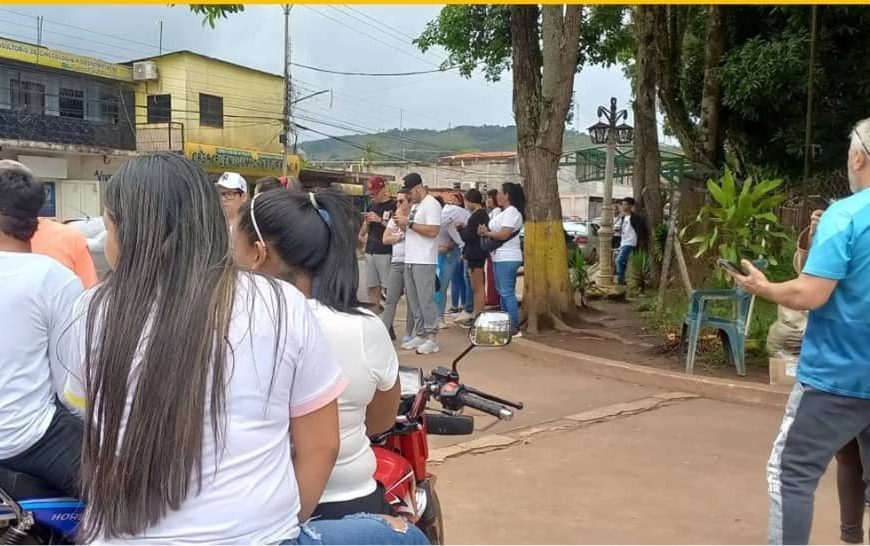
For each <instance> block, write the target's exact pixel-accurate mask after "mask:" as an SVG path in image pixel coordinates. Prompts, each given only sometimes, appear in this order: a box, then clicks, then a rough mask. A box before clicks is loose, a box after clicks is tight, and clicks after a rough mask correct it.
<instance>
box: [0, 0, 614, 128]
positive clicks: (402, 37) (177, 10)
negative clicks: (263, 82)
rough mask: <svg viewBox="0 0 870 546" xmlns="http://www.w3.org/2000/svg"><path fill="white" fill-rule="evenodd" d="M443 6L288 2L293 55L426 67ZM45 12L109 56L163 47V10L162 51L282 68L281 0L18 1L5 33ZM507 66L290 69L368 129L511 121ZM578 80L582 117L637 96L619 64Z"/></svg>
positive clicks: (32, 28) (330, 118)
mask: <svg viewBox="0 0 870 546" xmlns="http://www.w3.org/2000/svg"><path fill="white" fill-rule="evenodd" d="M439 10H440V6H428V5H409V6H397V5H389V6H383V5H378V6H369V5H364V6H362V5H354V6H347V5H342V4H335V5H328V6H327V5H312V6H306V5H297V6H295V7H294V8H293V10H292V13H291V21H292V22H291V29H292V30H291V36H292V42H293V52H292V57H293V60H294V61H296V62H299V63H302V64H307V65H312V66H317V67H322V68H327V69H331V70H340V71H353V72H404V71H419V70H431V69H434V68H436V67H437V66H438V65H439V64H440V63H441V62H442V61H443V60H444V58H445V55H444V52H443V51H438V52H429V53H427V54H426V55H423V54H422V53H420V51H419V50H417V48H416V47H415V46H414V45H413V44H411V38H412V37H416V36H418V35H419V34H420V32H421V31H422V30H423V28H424V26H425V25H426V23H427V22H428V21H430V20H432V19H433V18H434V17H435V16H436V15H437V14H438V11H439ZM38 15H41V16H44V17H45V22H44V24H43V39H42V41H43V44H45V45H47V46H48V47H54V48H57V49H63V50H67V51H72V52H75V53H79V54H83V55H90V56H95V57H100V58H103V59H105V60H109V61H125V60H130V59H134V58H140V57H146V56H149V55H154V54H156V53H157V52H158V42H159V25H158V21H163V51H164V52H167V51H173V50H178V49H190V50H193V51H196V52H198V53H203V54H206V55H210V56H214V57H219V58H222V59H226V60H228V61H232V62H235V63H239V64H243V65H247V66H251V67H254V68H258V69H262V70H266V71H269V72H274V73H281V72H282V71H283V65H282V62H283V44H282V43H283V32H284V20H283V12H282V9H281V8H280V7H279V6H277V5H273V6H263V5H256V6H248V7H247V8H246V10H245V12H244V13H242V14H238V15H234V16H232V17H231V18H230V19H228V20H223V21H220V22H219V23H218V25H217V28H216V29H215V30H212V29H210V28H208V27H203V26H202V24H201V19H200V17H199V16H197V15H193V14H191V13H190V12H189V11H188V8H187V6H176V7H168V6H164V5H142V6H91V5H86V6H68V5H56V6H51V5H45V6H32V5H31V6H14V5H12V6H3V7H2V8H0V35H2V36H6V37H9V38H13V39H18V40H24V41H30V42H36V33H37V31H36V16H38ZM74 27H79V28H74ZM119 37H121V38H119ZM505 76H506V79H505V80H504V81H502V82H500V83H490V82H487V81H486V80H484V78H483V77H482V76H481V75H479V74H478V75H475V76H474V77H473V78H471V79H465V78H462V77H460V76H459V75H458V74H457V73H455V72H450V73H436V74H427V75H419V76H410V77H402V78H363V77H349V76H335V75H329V74H322V73H317V72H311V71H309V70H305V69H302V68H294V70H293V74H292V77H293V80H294V81H295V82H297V83H298V84H299V88H298V93H299V94H301V95H304V94H308V93H310V92H313V91H319V90H322V89H332V91H333V94H332V96H331V98H330V96H329V95H328V94H326V95H322V96H319V97H315V98H313V99H310V100H306V101H303V102H300V103H299V104H298V105H297V107H298V109H299V114H300V115H303V116H306V117H309V118H316V119H320V120H322V121H323V122H325V123H331V124H334V123H336V122H338V123H341V124H353V125H354V126H356V127H359V128H361V129H364V130H370V131H378V130H382V129H391V128H395V127H399V125H400V123H401V124H402V126H403V127H404V128H429V129H446V128H448V127H449V126H456V125H484V124H488V125H513V124H514V120H513V114H512V110H511V88H510V75H509V74H506V75H505ZM574 90H575V92H576V93H577V94H578V106H579V108H578V110H577V111H578V112H579V124H578V126H579V127H580V128H585V127H588V126H589V125H591V124H593V123H595V121H597V118H596V116H595V113H596V110H597V108H598V106H599V105H604V104H608V102H609V98H610V97H611V96H615V97H616V98H617V99H618V101H619V105H620V107H628V106H629V102H628V101H629V99H630V96H631V90H630V86H629V83H628V81H627V80H626V79H625V78H624V77H623V76H622V72H621V71H620V69H619V68H617V67H614V68H610V69H604V68H599V67H591V68H586V69H584V70H583V71H582V72H581V73H580V74H579V75H578V76H577V77H576V78H575V81H574ZM629 111H630V110H629ZM306 124H308V125H311V123H310V122H306ZM314 127H316V128H317V129H319V130H321V131H323V132H324V133H328V134H331V135H341V134H348V133H349V131H347V130H342V129H338V128H335V127H330V126H328V125H317V126H314ZM302 136H303V138H304V139H305V140H308V138H310V136H308V138H305V137H306V135H302Z"/></svg>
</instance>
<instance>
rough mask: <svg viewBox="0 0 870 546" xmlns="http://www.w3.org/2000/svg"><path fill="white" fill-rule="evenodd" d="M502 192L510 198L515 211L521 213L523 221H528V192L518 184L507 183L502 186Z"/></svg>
mask: <svg viewBox="0 0 870 546" xmlns="http://www.w3.org/2000/svg"><path fill="white" fill-rule="evenodd" d="M501 192H502V193H503V194H505V195H507V196H508V200H509V201H510V202H511V205H513V206H514V208H515V209H517V210H518V211H520V214H521V215H522V217H523V220H525V219H526V192H524V191H523V187H522V186H520V185H519V184H517V183H516V182H505V183H504V184H502V185H501Z"/></svg>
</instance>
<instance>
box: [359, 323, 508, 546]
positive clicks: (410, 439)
mask: <svg viewBox="0 0 870 546" xmlns="http://www.w3.org/2000/svg"><path fill="white" fill-rule="evenodd" d="M469 337H470V340H471V344H470V345H469V347H468V348H467V349H465V351H463V352H462V354H461V355H459V357H458V358H457V359H456V360H454V361H453V365H452V366H451V368H450V369H447V368H444V367H437V368H435V369H434V370H432V373H431V374H430V375H429V376H427V377H425V378H424V377H423V370H421V369H420V368H405V367H402V368H401V369H400V371H399V379H400V381H401V385H402V403H401V405H400V406H399V415H398V417H397V418H396V424H395V426H394V427H393V428H392V429H391V430H389V431H387V432H385V433H383V434H381V435H378V436H376V437H374V438H372V445H373V449H374V452H375V456H376V458H377V470H376V471H375V480H376V481H377V482H378V483H380V484H381V485H382V486H383V487H384V489H385V491H386V496H387V501H388V502H389V503H390V505H391V506H392V507H393V509H394V510H395V511H396V512H397V513H398V514H399V515H401V516H403V517H405V518H406V519H408V520H410V521H413V522H415V523H416V525H417V526H418V527H419V528H420V529H421V530H422V531H423V532H424V533H425V534H426V536H427V537H428V538H429V541H430V543H432V544H444V521H443V518H442V515H441V502H440V501H439V499H438V494H437V493H436V492H435V475H434V474H431V473H429V471H428V470H427V468H426V462H427V460H428V458H429V442H428V438H427V435H428V434H439V435H464V434H471V433H472V432H474V418H473V417H471V416H468V415H461V414H460V412H461V411H462V409H463V408H465V407H469V408H474V409H477V410H479V411H482V412H484V413H488V414H489V415H492V416H494V417H497V418H499V419H502V420H505V421H508V420H510V419H511V418H512V417H513V415H514V414H513V410H511V409H510V408H514V409H518V410H520V409H523V404H522V403H521V402H511V401H509V400H505V399H503V398H499V397H497V396H492V395H490V394H486V393H484V392H481V391H479V390H477V389H474V388H472V387H469V386H467V385H463V384H462V383H460V381H459V372H458V369H457V365H458V364H459V362H460V361H461V360H462V359H463V358H465V356H466V355H467V354H468V353H469V352H471V350H472V349H474V348H475V347H480V346H486V347H503V346H505V345H507V344H508V343H510V340H511V337H510V318H509V317H508V315H507V314H505V313H483V314H481V315H480V316H479V317H478V319H477V320H476V321H475V325H474V327H473V328H472V329H471V331H470V334H469ZM433 399H434V400H435V401H437V402H439V403H440V404H441V406H442V408H443V409H442V410H441V411H439V412H438V413H434V412H429V413H427V412H426V410H427V404H428V403H429V401H430V400H433Z"/></svg>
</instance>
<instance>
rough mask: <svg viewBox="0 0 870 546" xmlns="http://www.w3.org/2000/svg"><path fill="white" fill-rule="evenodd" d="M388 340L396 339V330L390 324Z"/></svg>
mask: <svg viewBox="0 0 870 546" xmlns="http://www.w3.org/2000/svg"><path fill="white" fill-rule="evenodd" d="M390 340H391V341H396V331H395V330H393V327H392V326H390Z"/></svg>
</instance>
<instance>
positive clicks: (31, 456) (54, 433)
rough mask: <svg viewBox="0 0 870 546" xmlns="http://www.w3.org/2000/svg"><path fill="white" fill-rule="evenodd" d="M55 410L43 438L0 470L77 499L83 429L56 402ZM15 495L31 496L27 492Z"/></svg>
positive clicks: (10, 459)
mask: <svg viewBox="0 0 870 546" xmlns="http://www.w3.org/2000/svg"><path fill="white" fill-rule="evenodd" d="M55 408H56V409H55V412H54V417H52V419H51V424H50V425H48V430H46V431H45V434H44V435H43V436H42V438H40V439H39V440H38V441H37V442H36V443H35V444H33V445H32V446H30V447H29V448H28V449H26V450H25V451H24V452H23V453H19V454H18V455H16V456H14V457H11V458H9V459H6V460H4V461H0V466H2V467H3V468H6V469H8V470H12V471H14V472H23V473H24V474H29V475H31V476H33V477H35V478H38V479H40V480H42V481H43V482H45V483H47V484H48V485H50V486H51V487H53V488H55V489H57V490H58V491H60V492H61V493H63V494H64V495H66V496H69V497H78V494H79V479H78V478H79V467H80V466H81V462H82V436H83V435H84V425H83V424H82V421H81V419H79V418H78V417H76V416H75V415H73V414H72V413H70V412H69V410H68V409H66V407H65V406H64V405H63V404H60V403H57V402H56V403H55ZM14 494H17V495H18V496H22V497H23V496H29V495H27V494H26V493H25V492H16V493H14Z"/></svg>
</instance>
